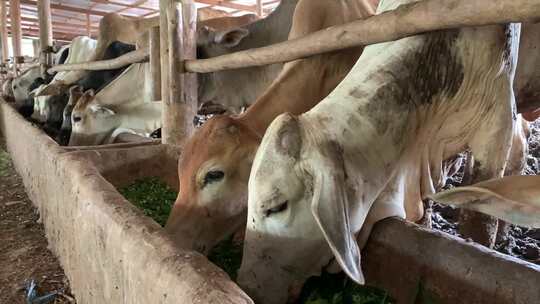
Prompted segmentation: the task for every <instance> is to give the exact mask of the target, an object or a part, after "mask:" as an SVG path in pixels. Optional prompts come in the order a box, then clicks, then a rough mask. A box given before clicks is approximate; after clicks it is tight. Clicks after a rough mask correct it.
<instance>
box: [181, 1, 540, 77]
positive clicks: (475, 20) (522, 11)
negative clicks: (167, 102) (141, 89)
mask: <svg viewBox="0 0 540 304" xmlns="http://www.w3.org/2000/svg"><path fill="white" fill-rule="evenodd" d="M525 21H533V22H534V21H540V1H530V0H513V1H507V0H475V1H470V0H423V1H419V2H413V3H410V4H407V5H402V6H400V7H398V8H397V9H395V10H392V11H388V12H384V13H382V14H379V15H375V16H372V17H370V18H367V19H363V20H357V21H354V22H350V23H347V24H344V25H339V26H333V27H330V28H327V29H324V30H322V31H318V32H315V33H312V34H309V35H306V36H303V37H301V38H297V39H293V40H288V41H285V42H281V43H278V44H274V45H271V46H267V47H262V48H258V49H250V50H245V51H240V52H236V53H232V54H228V55H223V56H218V57H213V58H210V59H202V60H188V61H187V62H186V63H185V69H186V70H187V71H190V72H196V73H209V72H215V71H222V70H229V69H238V68H246V67H253V66H262V65H269V64H274V63H281V62H289V61H293V60H297V59H302V58H307V57H310V56H314V55H318V54H322V53H326V52H332V51H337V50H341V49H346V48H350V47H358V46H362V45H370V44H375V43H381V42H386V41H393V40H397V39H401V38H405V37H409V36H412V35H417V34H418V33H425V32H429V31H436V30H444V29H452V28H461V27H468V26H485V25H490V24H500V23H510V22H525ZM389 24H391V25H392V26H388V25H389Z"/></svg>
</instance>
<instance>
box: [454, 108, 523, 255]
mask: <svg viewBox="0 0 540 304" xmlns="http://www.w3.org/2000/svg"><path fill="white" fill-rule="evenodd" d="M505 112H506V113H503V114H501V116H498V118H499V119H494V118H491V119H488V120H491V121H485V122H484V123H483V126H481V127H480V129H479V130H478V131H479V132H477V133H476V135H475V136H474V138H473V139H472V140H471V142H470V148H471V152H472V155H473V157H474V172H473V175H472V178H471V180H470V182H472V183H473V184H474V183H477V182H481V181H485V180H489V179H493V178H499V177H502V176H503V173H504V169H505V167H506V163H507V160H508V156H509V153H510V149H511V146H512V144H511V142H512V133H513V129H514V125H515V122H514V119H513V118H512V114H511V113H509V112H510V108H508V111H505ZM497 228H498V220H497V219H496V218H494V217H491V216H488V215H485V214H481V213H478V212H475V211H469V210H463V209H462V210H461V211H460V218H459V227H458V232H459V233H460V234H461V235H462V236H463V237H464V238H470V239H472V240H474V241H476V242H477V243H479V244H482V245H484V246H486V247H489V248H493V246H494V245H495V238H496V236H497Z"/></svg>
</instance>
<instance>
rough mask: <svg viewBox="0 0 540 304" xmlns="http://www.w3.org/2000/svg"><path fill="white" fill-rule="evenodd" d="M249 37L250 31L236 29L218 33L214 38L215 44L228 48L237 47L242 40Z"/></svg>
mask: <svg viewBox="0 0 540 304" xmlns="http://www.w3.org/2000/svg"><path fill="white" fill-rule="evenodd" d="M248 35H249V31H248V30H246V29H244V28H235V29H230V30H226V31H220V32H217V33H216V34H215V36H214V42H215V43H217V44H220V45H223V46H224V47H226V48H232V47H235V46H237V45H238V44H239V43H240V42H241V41H242V39H244V38H245V37H247V36H248Z"/></svg>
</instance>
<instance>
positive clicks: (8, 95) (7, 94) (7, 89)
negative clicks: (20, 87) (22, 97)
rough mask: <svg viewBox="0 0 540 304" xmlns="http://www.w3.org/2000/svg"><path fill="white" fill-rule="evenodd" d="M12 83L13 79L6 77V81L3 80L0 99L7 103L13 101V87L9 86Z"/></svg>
mask: <svg viewBox="0 0 540 304" xmlns="http://www.w3.org/2000/svg"><path fill="white" fill-rule="evenodd" d="M12 82H13V77H8V78H7V79H6V80H4V83H2V97H3V98H4V99H5V100H6V101H8V102H13V101H15V99H14V96H13V87H12V85H11V83H12Z"/></svg>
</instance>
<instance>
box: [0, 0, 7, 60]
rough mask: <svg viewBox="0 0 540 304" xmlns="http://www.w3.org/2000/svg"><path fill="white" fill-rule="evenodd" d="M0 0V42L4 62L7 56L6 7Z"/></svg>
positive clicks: (3, 1) (3, 0)
mask: <svg viewBox="0 0 540 304" xmlns="http://www.w3.org/2000/svg"><path fill="white" fill-rule="evenodd" d="M0 2H1V3H0V42H1V43H2V63H4V62H6V60H7V59H8V57H9V45H8V32H7V7H6V1H5V0H0Z"/></svg>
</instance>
